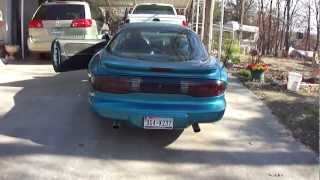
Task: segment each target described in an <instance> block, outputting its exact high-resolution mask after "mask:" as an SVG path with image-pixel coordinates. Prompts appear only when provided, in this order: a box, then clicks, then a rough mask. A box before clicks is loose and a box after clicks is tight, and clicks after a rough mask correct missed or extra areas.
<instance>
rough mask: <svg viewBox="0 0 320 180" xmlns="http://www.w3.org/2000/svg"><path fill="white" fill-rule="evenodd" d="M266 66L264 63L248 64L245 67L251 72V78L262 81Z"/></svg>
mask: <svg viewBox="0 0 320 180" xmlns="http://www.w3.org/2000/svg"><path fill="white" fill-rule="evenodd" d="M268 67H269V66H268V65H267V64H265V63H253V64H249V65H248V66H247V69H248V70H249V71H250V72H251V80H257V81H260V82H264V72H266V71H267V70H268Z"/></svg>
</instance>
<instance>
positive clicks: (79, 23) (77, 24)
mask: <svg viewBox="0 0 320 180" xmlns="http://www.w3.org/2000/svg"><path fill="white" fill-rule="evenodd" d="M91 26H92V20H91V19H75V20H73V21H72V23H71V27H72V28H87V27H91Z"/></svg>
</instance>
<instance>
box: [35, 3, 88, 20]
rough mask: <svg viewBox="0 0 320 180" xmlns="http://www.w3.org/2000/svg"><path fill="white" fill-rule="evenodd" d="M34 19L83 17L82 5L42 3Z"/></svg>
mask: <svg viewBox="0 0 320 180" xmlns="http://www.w3.org/2000/svg"><path fill="white" fill-rule="evenodd" d="M34 19H41V20H73V19H85V10H84V6H83V5H66V4H59V5H43V6H41V7H40V9H39V10H38V12H37V13H36V15H35V17H34Z"/></svg>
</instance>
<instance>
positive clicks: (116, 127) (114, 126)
mask: <svg viewBox="0 0 320 180" xmlns="http://www.w3.org/2000/svg"><path fill="white" fill-rule="evenodd" d="M112 128H113V129H119V128H120V123H119V122H118V121H113V123H112Z"/></svg>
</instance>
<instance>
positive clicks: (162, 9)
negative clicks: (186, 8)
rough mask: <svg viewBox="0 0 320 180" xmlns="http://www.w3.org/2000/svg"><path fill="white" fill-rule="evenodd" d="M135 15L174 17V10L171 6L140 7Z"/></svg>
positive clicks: (136, 9)
mask: <svg viewBox="0 0 320 180" xmlns="http://www.w3.org/2000/svg"><path fill="white" fill-rule="evenodd" d="M133 14H167V15H174V10H173V8H172V7H171V6H159V5H156V4H152V5H139V6H137V7H136V8H135V10H134V12H133Z"/></svg>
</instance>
